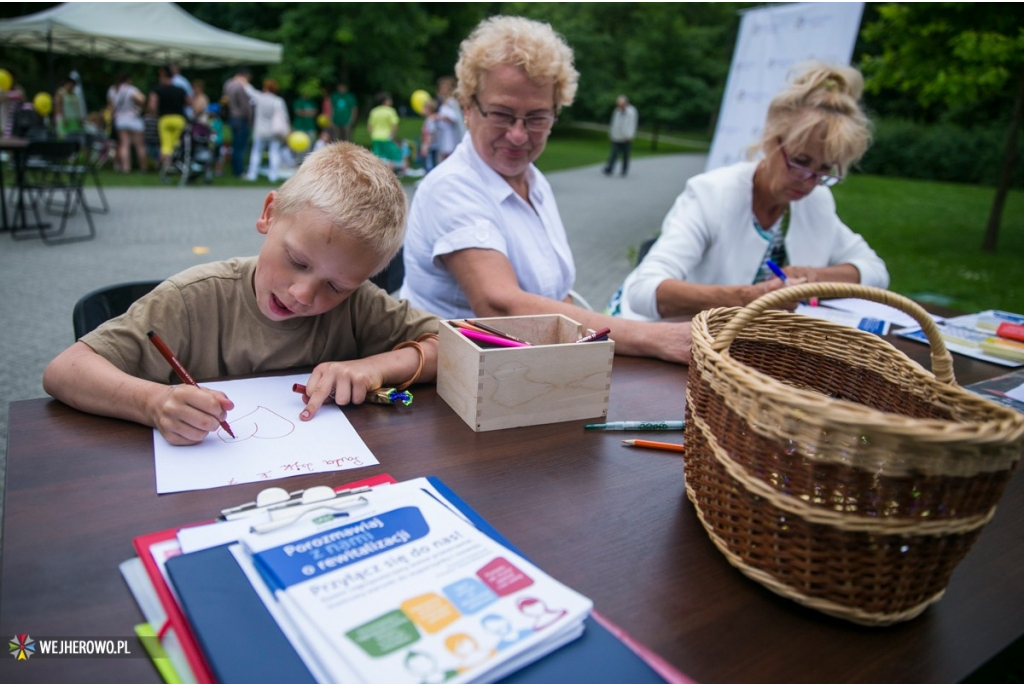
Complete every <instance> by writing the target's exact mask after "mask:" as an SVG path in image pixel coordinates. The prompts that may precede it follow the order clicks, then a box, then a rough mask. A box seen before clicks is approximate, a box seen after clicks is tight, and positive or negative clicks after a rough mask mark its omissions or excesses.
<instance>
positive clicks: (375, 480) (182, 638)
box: [132, 473, 397, 683]
mask: <svg viewBox="0 0 1024 685" xmlns="http://www.w3.org/2000/svg"><path fill="white" fill-rule="evenodd" d="M396 482H397V481H396V480H395V479H394V478H392V477H391V476H390V475H388V474H386V473H382V474H381V475H379V476H372V477H370V478H364V479H362V480H357V481H354V482H352V483H346V484H344V485H339V486H337V487H335V488H334V489H335V490H345V489H349V488H361V487H373V486H375V485H384V484H385V483H396ZM208 523H213V520H209V521H201V522H198V523H191V524H188V525H184V526H177V527H175V528H170V529H168V530H161V531H158V532H155V533H148V534H146V535H140V536H138V537H137V538H135V539H134V540H133V541H132V544H133V545H134V546H135V552H136V553H137V554H138V555H139V559H141V560H142V565H143V566H144V567H145V568H146V573H147V574H148V575H149V580H150V582H152V583H153V589H154V590H156V594H157V597H159V598H160V604H162V605H163V608H164V611H165V612H166V613H167V624H168V625H166V626H153V630H155V631H156V632H157V635H158V636H159V637H160V638H163V636H164V635H165V634H166V633H167V632H168V631H169V630H173V631H174V634H175V635H177V636H178V641H179V642H180V643H181V648H182V650H183V651H184V652H185V658H186V659H188V663H189V666H191V667H192V672H193V674H194V675H195V677H196V682H197V683H215V682H216V680H214V678H213V675H212V674H211V672H210V667H209V665H208V664H207V663H206V659H205V658H204V657H203V653H202V651H201V650H200V649H199V645H198V643H197V642H196V638H195V635H193V634H192V629H191V628H190V627H189V624H188V620H187V619H186V618H185V615H184V614H183V613H182V612H181V607H180V606H179V605H178V602H177V600H176V599H175V598H174V594H173V593H172V592H171V589H170V587H168V585H167V581H166V580H165V579H164V577H163V575H162V574H161V573H160V568H159V567H158V566H157V563H156V560H155V559H153V555H152V553H151V552H150V548H151V547H152V546H153V545H156V544H159V543H161V542H166V541H167V540H174V539H176V537H177V535H178V531H179V530H181V529H182V528H190V527H192V526H201V525H205V524H208ZM176 549H177V551H176V552H172V553H171V554H170V555H169V556H175V555H176V554H180V553H181V550H180V548H176Z"/></svg>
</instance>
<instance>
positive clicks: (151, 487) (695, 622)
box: [0, 341, 1024, 682]
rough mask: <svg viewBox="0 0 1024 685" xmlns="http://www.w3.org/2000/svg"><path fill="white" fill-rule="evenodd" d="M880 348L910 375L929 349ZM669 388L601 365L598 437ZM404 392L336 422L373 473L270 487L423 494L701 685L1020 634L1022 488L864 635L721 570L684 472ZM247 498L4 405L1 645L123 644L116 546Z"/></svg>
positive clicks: (651, 377)
mask: <svg viewBox="0 0 1024 685" xmlns="http://www.w3.org/2000/svg"><path fill="white" fill-rule="evenodd" d="M897 344H898V346H900V347H901V348H903V349H905V350H906V351H908V353H910V354H911V355H913V356H914V357H915V358H917V359H919V360H921V361H922V363H924V364H925V365H927V349H928V348H927V347H926V346H924V345H918V344H916V343H910V342H906V341H900V342H898V343H897ZM956 370H957V374H958V380H960V382H961V383H962V384H967V383H970V382H973V381H976V380H980V379H983V378H987V377H991V376H995V375H998V374H1000V373H1003V372H1005V371H1006V369H1004V368H1002V367H997V366H992V365H989V364H986V363H984V362H979V361H974V360H971V359H967V358H965V357H960V356H957V357H956ZM686 371H687V370H686V368H685V367H681V366H674V365H670V364H665V363H661V362H656V361H650V360H641V359H630V358H626V357H617V358H616V359H615V364H614V370H613V374H612V386H611V399H610V407H609V412H608V418H609V420H622V419H661V418H679V417H680V416H682V415H683V411H684V406H685V392H684V391H685V386H686ZM415 393H416V400H415V402H414V403H413V405H412V406H410V407H408V408H406V409H401V410H398V409H394V408H389V407H382V406H378V405H364V406H360V407H353V408H347V409H346V410H345V413H346V415H347V416H348V417H349V419H350V420H351V422H352V424H353V425H354V426H355V427H356V429H357V430H358V431H359V434H360V435H361V436H362V438H363V439H364V440H365V441H366V443H367V445H368V446H369V447H370V449H371V450H372V451H373V452H374V454H375V455H376V456H377V458H378V459H379V460H380V466H375V467H372V468H366V469H359V470H356V471H345V472H339V473H333V474H319V475H314V476H308V477H300V478H292V479H289V480H287V481H279V482H277V483H275V484H276V485H283V486H284V487H287V488H288V489H297V488H301V487H308V486H311V485H314V484H323V483H327V484H341V483H344V482H347V481H351V480H354V479H358V478H362V477H366V476H370V475H374V474H376V473H390V474H391V475H393V476H394V477H395V478H397V479H399V480H403V479H408V478H413V477H417V476H422V475H436V476H440V477H441V478H442V479H443V480H444V481H445V482H446V483H447V484H448V485H449V486H451V487H452V488H453V489H454V491H455V492H456V493H458V494H459V495H460V496H461V497H462V498H463V499H464V500H465V501H466V502H467V503H468V504H469V505H470V506H472V507H473V508H475V509H476V510H477V511H478V512H479V513H480V514H482V515H483V516H484V517H485V518H486V519H488V520H489V521H490V522H491V523H492V524H493V525H494V526H495V527H496V528H497V529H498V530H500V531H501V532H502V533H504V534H505V535H506V536H507V537H508V538H509V540H511V541H512V543H513V544H515V545H517V546H518V547H519V548H520V549H521V550H522V551H523V553H525V554H526V555H527V556H529V557H530V558H531V559H532V560H533V561H534V562H536V563H537V564H538V565H539V566H540V567H541V568H543V569H545V570H546V571H547V572H549V573H550V574H552V575H553V576H554V577H556V578H558V579H559V580H561V581H563V582H564V583H566V584H568V585H569V586H571V587H573V588H574V589H576V590H578V591H579V592H581V593H583V594H584V595H587V596H588V597H590V598H591V599H592V600H593V601H594V605H595V607H596V608H597V609H598V610H599V611H601V612H602V613H603V614H605V615H606V616H607V617H609V618H610V619H611V620H613V621H614V622H616V623H617V624H619V626H621V627H622V628H623V629H625V630H626V631H627V632H629V633H631V634H632V635H633V636H634V637H635V638H637V639H639V640H640V641H641V642H643V643H645V644H646V645H648V646H649V647H650V648H652V649H653V650H655V651H656V652H658V653H659V654H660V655H661V656H663V657H664V658H666V659H667V660H668V661H669V662H671V663H672V664H674V665H675V666H676V667H678V668H679V669H680V670H681V671H683V672H684V673H686V674H688V675H689V676H690V677H691V678H694V679H696V680H699V681H704V682H718V681H732V682H773V681H788V682H898V681H913V682H930V681H935V682H956V681H958V680H960V679H962V678H963V677H964V676H966V675H968V674H969V673H970V672H972V671H973V670H974V669H975V668H977V667H978V666H980V665H981V664H983V663H984V662H985V661H987V660H988V659H990V658H991V657H992V656H994V655H995V654H997V653H998V652H999V651H1000V650H1002V649H1003V648H1004V647H1005V646H1006V645H1008V644H1009V643H1010V642H1012V641H1013V640H1014V639H1016V638H1017V637H1018V636H1020V635H1021V634H1024V582H1022V581H1021V580H1020V578H1021V569H1022V568H1024V535H1022V534H1021V530H1024V480H1022V479H1021V478H1019V477H1018V478H1016V479H1015V480H1014V481H1013V482H1011V484H1010V486H1009V488H1008V490H1007V492H1006V494H1005V496H1004V498H1003V500H1002V502H1001V504H1000V506H999V509H998V511H997V513H996V516H995V518H994V520H993V521H992V522H991V523H990V524H989V525H988V526H987V527H986V529H985V530H984V532H983V533H982V535H981V537H980V539H979V541H978V542H977V544H976V545H975V547H974V549H973V550H972V551H971V552H970V554H969V555H968V556H967V558H966V560H965V561H964V562H963V563H962V564H961V565H960V566H959V568H958V569H957V570H956V572H955V573H954V574H953V578H952V581H951V583H950V585H949V588H948V591H947V593H946V596H945V597H944V598H943V599H942V600H941V601H940V602H939V603H938V604H937V605H935V606H933V607H931V608H929V609H928V610H927V611H926V612H925V613H924V614H923V615H922V616H920V617H919V618H917V619H915V620H913V621H910V622H908V623H905V624H901V625H897V626H894V627H890V628H873V629H872V628H863V627H858V626H855V625H852V624H849V623H846V622H844V621H841V620H838V619H832V618H829V617H826V616H824V615H821V614H818V613H816V612H814V611H811V610H809V609H805V608H802V607H800V606H798V605H797V604H795V603H793V602H791V601H789V600H786V599H783V598H780V597H778V596H776V595H774V594H772V593H771V592H769V591H768V590H766V589H764V588H762V587H761V586H760V585H757V584H755V583H754V582H752V581H750V580H748V579H746V578H745V577H744V576H742V575H741V574H740V573H739V572H738V571H736V570H735V569H733V568H732V567H731V566H730V565H729V564H728V563H727V562H726V560H725V558H724V557H723V556H722V555H721V554H720V553H719V552H718V551H717V550H716V549H715V548H714V547H713V545H712V544H711V542H710V541H709V539H708V537H707V535H706V534H705V532H704V530H703V528H701V526H700V523H699V522H698V520H697V517H696V516H695V514H694V510H693V507H692V506H691V505H690V503H689V501H688V500H687V499H686V497H685V494H684V485H683V462H682V458H681V457H682V455H679V454H676V453H671V452H659V451H653V450H638V449H630V448H627V447H623V446H621V444H620V440H621V439H623V438H624V437H637V436H636V434H624V433H621V432H593V431H586V432H585V431H584V429H583V425H584V424H585V423H587V422H586V421H570V422H565V423H558V424H552V425H547V426H534V427H527V428H514V429H508V430H499V431H491V432H485V433H474V432H473V431H472V430H470V429H469V428H468V427H467V426H466V425H465V424H464V423H463V422H462V421H461V419H459V418H458V417H457V416H456V415H455V413H454V412H452V411H451V409H449V408H448V406H447V405H446V404H445V403H444V401H443V400H441V399H440V398H439V397H438V396H437V395H436V393H435V391H434V390H433V388H426V387H418V388H416V389H415ZM649 436H650V434H648V435H646V436H644V437H649ZM657 437H662V438H675V439H678V438H679V437H680V436H679V434H673V435H670V436H662V435H658V436H657ZM263 487H266V484H265V483H253V484H249V485H240V486H234V487H231V488H221V489H215V490H204V491H198V492H185V493H178V494H171V495H161V496H158V495H157V494H156V491H155V480H154V469H153V447H152V431H151V430H150V429H149V428H145V427H142V426H139V425H135V424H131V423H127V422H124V421H118V420H111V419H105V418H99V417H95V416H89V415H86V414H82V413H80V412H78V411H75V410H73V409H69V408H68V407H66V406H64V405H63V404H61V403H59V402H57V401H53V400H28V401H20V402H13V403H12V404H11V406H10V436H9V441H8V471H7V490H6V512H5V517H4V534H3V557H2V564H3V575H2V588H0V632H2V633H3V634H4V635H8V636H9V635H14V634H16V633H18V634H20V633H28V634H30V635H32V636H40V637H44V638H45V637H48V636H62V637H63V636H81V637H92V636H107V637H111V636H128V635H130V634H131V632H132V626H133V625H135V624H136V623H139V622H141V621H142V616H141V614H140V612H139V610H138V609H137V608H136V606H135V604H134V601H133V600H132V597H131V594H130V593H129V591H128V589H127V587H126V586H125V584H124V582H123V580H122V579H121V576H120V574H119V573H118V568H117V567H118V564H119V563H120V562H122V561H124V560H125V559H128V558H129V557H131V556H133V555H134V551H133V548H132V538H133V537H135V536H137V535H140V534H143V533H149V532H153V531H157V530H162V529H166V528H169V527H173V526H176V525H182V524H187V523H191V522H195V521H200V520H204V519H208V518H211V517H212V516H213V515H215V514H216V513H217V512H218V511H219V510H220V509H221V508H223V507H226V506H230V505H233V504H238V503H241V502H244V501H248V500H252V499H253V498H254V497H255V495H256V493H257V492H258V491H259V490H260V489H261V488H263ZM0 661H2V663H3V665H2V666H0V681H2V682H15V681H37V682H43V681H47V682H68V681H73V682H158V680H159V677H158V674H157V672H156V670H155V669H154V667H153V666H152V664H151V663H150V662H149V661H148V660H147V659H142V658H138V659H119V660H110V659H73V660H53V659H51V660H46V659H39V658H37V659H32V660H30V662H28V663H24V662H22V663H17V662H14V660H13V659H3V660H0Z"/></svg>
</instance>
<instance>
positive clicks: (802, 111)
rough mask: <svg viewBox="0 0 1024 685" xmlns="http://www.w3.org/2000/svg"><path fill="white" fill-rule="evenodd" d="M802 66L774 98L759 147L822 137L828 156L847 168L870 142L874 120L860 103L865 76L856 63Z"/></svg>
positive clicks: (770, 147)
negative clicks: (852, 65) (789, 82)
mask: <svg viewBox="0 0 1024 685" xmlns="http://www.w3.org/2000/svg"><path fill="white" fill-rule="evenodd" d="M799 69H800V71H799V74H798V75H797V77H796V78H795V79H794V80H793V82H792V83H791V84H790V85H789V86H788V87H787V88H786V89H785V90H783V91H782V92H780V93H779V94H778V95H776V96H775V97H774V98H773V99H772V102H771V105H769V107H768V117H767V120H766V121H765V125H764V134H763V136H762V138H761V142H760V144H759V147H760V149H762V150H764V152H765V154H768V153H770V152H772V151H773V150H775V149H776V148H777V147H778V145H779V140H780V139H781V140H782V143H783V145H786V146H787V147H790V146H792V147H800V146H801V145H803V144H805V143H807V142H809V141H811V140H819V141H821V142H822V143H823V144H824V147H825V159H826V160H827V161H832V162H836V163H838V164H839V165H840V167H842V169H843V171H844V172H845V171H846V170H847V169H848V168H849V167H850V165H851V164H854V163H855V162H857V160H859V159H860V158H861V157H863V156H864V153H865V152H866V151H867V149H868V146H869V145H870V144H871V121H870V120H869V119H868V117H867V115H865V114H864V111H863V110H862V109H861V106H860V96H861V93H862V92H863V90H864V77H863V76H861V74H860V72H859V71H857V70H856V69H854V68H853V67H846V66H838V65H828V64H823V63H821V62H810V63H808V64H805V65H803V66H802V68H799Z"/></svg>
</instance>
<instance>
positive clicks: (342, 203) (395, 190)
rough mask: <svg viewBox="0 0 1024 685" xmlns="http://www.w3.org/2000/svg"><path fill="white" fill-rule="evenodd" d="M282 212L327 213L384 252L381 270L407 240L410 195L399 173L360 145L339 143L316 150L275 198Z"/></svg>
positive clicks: (331, 219) (363, 242) (358, 236)
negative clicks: (406, 196) (407, 195)
mask: <svg viewBox="0 0 1024 685" xmlns="http://www.w3.org/2000/svg"><path fill="white" fill-rule="evenodd" d="M274 205H275V209H276V210H277V211H278V212H279V213H281V214H288V215H294V214H296V213H298V212H301V211H302V210H304V209H307V208H313V209H318V210H320V211H321V212H323V213H324V214H325V215H326V216H327V218H328V219H330V221H331V223H332V224H334V225H335V226H336V227H337V228H338V229H339V230H342V231H345V232H346V233H347V234H348V235H350V236H352V237H353V238H355V239H356V240H358V241H359V242H360V243H362V244H363V245H365V246H366V247H368V248H370V249H371V250H373V251H374V252H376V253H377V254H378V255H380V258H381V263H380V265H379V266H380V268H384V266H386V265H387V262H388V261H389V260H390V259H391V258H392V257H393V256H395V253H397V252H398V248H400V247H401V246H402V241H403V240H404V239H405V213H406V199H405V192H404V191H403V190H402V184H401V183H399V181H398V178H397V177H396V176H395V172H394V171H392V170H391V169H390V168H389V167H388V166H387V165H385V164H384V162H382V161H381V160H380V159H379V158H378V157H377V156H376V155H374V154H373V153H372V152H370V151H369V150H367V149H366V148H364V147H361V146H359V145H353V144H352V143H344V142H338V143H333V144H331V145H327V146H326V147H324V148H323V149H320V150H317V151H316V152H314V153H312V154H311V155H309V156H308V157H306V159H305V160H303V162H302V165H301V166H300V167H299V168H298V170H297V171H296V172H295V174H293V175H292V177H291V178H289V179H288V180H287V181H285V182H284V184H283V185H282V186H281V188H280V189H279V190H278V191H277V196H276V198H275V200H274Z"/></svg>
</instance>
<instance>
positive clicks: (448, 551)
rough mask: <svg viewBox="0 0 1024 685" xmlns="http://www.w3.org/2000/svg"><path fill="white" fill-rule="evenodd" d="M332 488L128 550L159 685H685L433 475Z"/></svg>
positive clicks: (165, 534) (127, 573)
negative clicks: (147, 585) (326, 496)
mask: <svg viewBox="0 0 1024 685" xmlns="http://www.w3.org/2000/svg"><path fill="white" fill-rule="evenodd" d="M384 483H392V484H390V485H384ZM337 490H338V491H339V492H338V495H337V496H336V497H335V498H333V499H331V500H329V501H323V502H321V503H319V504H312V505H307V504H302V503H301V498H296V501H297V502H299V506H296V507H294V508H292V510H291V511H290V512H289V513H288V515H284V514H283V512H284V511H285V510H284V509H282V508H281V507H280V505H278V506H277V507H276V508H274V507H271V508H267V507H251V508H247V509H243V511H242V512H238V511H237V510H236V511H235V513H234V514H232V512H231V511H226V513H227V514H228V516H227V518H228V519H229V520H227V521H218V522H213V523H210V524H207V525H199V526H194V527H188V528H183V529H181V530H180V531H174V532H170V531H167V532H163V533H155V534H153V535H150V536H143V537H141V538H139V539H137V540H136V549H137V550H138V552H139V554H140V559H141V562H142V564H143V565H144V566H145V567H146V573H144V574H143V576H144V577H146V578H148V579H149V580H150V581H152V586H153V587H156V588H162V591H158V592H157V595H158V599H159V601H158V602H157V604H158V605H159V609H160V610H158V611H153V607H152V606H151V605H152V602H149V603H148V604H149V610H147V608H146V603H145V602H144V600H143V598H142V597H140V593H139V592H138V591H137V590H136V586H137V585H139V582H138V573H135V574H134V581H133V580H132V579H131V578H129V576H130V575H132V572H131V568H132V567H136V568H137V564H138V563H139V562H138V560H133V561H130V562H126V564H125V565H123V568H122V571H123V572H124V573H125V577H126V578H128V579H129V585H130V586H131V587H132V588H133V592H134V593H135V595H136V598H137V599H138V600H139V603H140V606H142V607H143V611H144V614H145V615H146V617H147V620H148V621H149V622H150V623H152V624H154V625H153V629H154V631H155V632H157V633H159V634H160V635H161V636H162V638H163V639H162V641H161V644H162V645H163V648H164V650H163V651H164V652H166V655H164V654H157V655H155V656H154V662H155V663H157V664H158V667H159V666H160V665H161V662H160V661H158V657H159V658H165V659H166V661H164V662H163V665H164V668H161V673H162V674H163V675H164V678H165V680H167V682H321V683H323V682H348V683H355V682H417V683H419V682H497V681H502V680H503V681H504V682H590V683H596V682H666V681H667V682H690V681H689V680H688V679H687V678H686V677H685V676H683V675H682V674H681V673H679V672H678V671H676V670H675V669H673V668H672V667H671V666H670V665H668V664H667V663H665V662H664V661H662V660H661V659H660V658H659V657H657V656H656V655H655V654H653V653H652V652H650V651H649V650H647V649H646V648H644V647H643V646H642V645H639V644H638V643H636V642H635V641H634V640H633V639H632V638H630V637H629V636H628V635H626V634H624V633H623V632H622V631H621V630H619V629H618V628H617V627H615V626H614V625H612V624H611V623H610V622H608V621H607V620H606V619H604V618H603V617H601V616H599V615H597V614H596V612H592V611H591V603H590V601H589V600H588V599H587V598H585V597H583V596H582V595H580V594H578V593H577V592H575V591H573V590H571V589H570V588H568V587H566V586H565V585H562V584H561V583H559V582H558V581H556V580H555V579H553V578H551V577H550V576H548V575H547V574H546V573H544V572H543V571H542V570H540V569H539V568H537V567H536V566H534V565H533V564H532V563H531V562H530V561H529V560H527V559H526V558H524V557H523V556H521V555H520V554H519V553H518V552H517V551H516V550H515V549H514V548H513V547H512V546H511V545H510V544H509V543H508V542H507V541H506V540H505V539H504V538H502V537H501V535H500V534H499V533H497V531H495V530H494V529H493V528H492V527H491V526H490V525H489V524H487V523H486V521H484V520H483V519H482V518H481V517H480V516H479V515H478V514H476V512H474V511H473V510H472V509H470V508H469V507H468V506H467V505H466V504H465V503H464V502H463V501H462V500H461V499H459V498H458V497H457V496H456V495H455V494H454V493H453V492H452V491H451V490H449V489H448V488H447V487H446V486H445V485H444V484H443V483H442V482H441V481H439V480H438V479H436V478H420V479H415V480H412V481H407V482H404V483H397V484H396V483H394V481H393V479H391V478H390V477H389V476H379V477H376V478H374V479H369V480H367V481H360V482H357V483H352V484H349V485H347V486H344V489H343V488H338V489H337ZM307 492H308V491H307ZM292 494H293V495H294V494H295V493H292ZM235 514H237V515H235ZM126 569H127V570H126ZM172 589H173V592H172ZM164 616H166V618H164ZM165 625H166V627H164V626H165ZM172 654H173V656H172ZM172 667H173V668H172ZM175 676H177V677H178V678H180V680H174V679H173V678H174V677H175Z"/></svg>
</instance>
